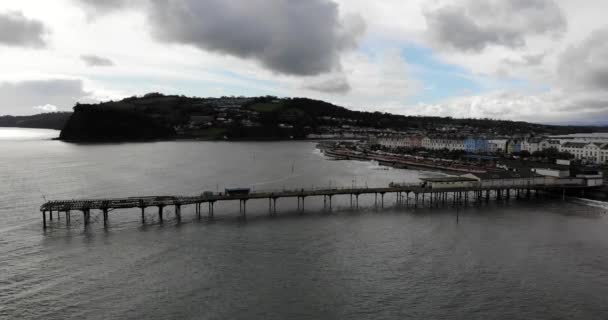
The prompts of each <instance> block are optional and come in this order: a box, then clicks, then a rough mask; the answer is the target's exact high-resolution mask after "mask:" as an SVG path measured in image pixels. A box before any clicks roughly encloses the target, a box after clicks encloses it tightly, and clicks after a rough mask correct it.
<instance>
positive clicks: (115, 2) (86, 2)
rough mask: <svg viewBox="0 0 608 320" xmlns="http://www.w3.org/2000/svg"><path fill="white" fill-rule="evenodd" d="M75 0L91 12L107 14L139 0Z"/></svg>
mask: <svg viewBox="0 0 608 320" xmlns="http://www.w3.org/2000/svg"><path fill="white" fill-rule="evenodd" d="M74 2H76V3H77V4H80V5H81V6H83V7H84V8H85V9H87V10H88V11H89V12H90V13H91V14H106V13H109V12H111V11H114V10H118V9H122V8H124V7H126V6H128V5H129V4H131V3H134V2H137V0H135V1H134V0H131V1H128V0H74Z"/></svg>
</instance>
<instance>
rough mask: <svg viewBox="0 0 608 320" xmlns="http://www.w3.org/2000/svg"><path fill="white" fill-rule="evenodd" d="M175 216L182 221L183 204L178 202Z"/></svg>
mask: <svg viewBox="0 0 608 320" xmlns="http://www.w3.org/2000/svg"><path fill="white" fill-rule="evenodd" d="M175 217H176V218H177V221H178V222H179V221H182V205H181V204H176V205H175Z"/></svg>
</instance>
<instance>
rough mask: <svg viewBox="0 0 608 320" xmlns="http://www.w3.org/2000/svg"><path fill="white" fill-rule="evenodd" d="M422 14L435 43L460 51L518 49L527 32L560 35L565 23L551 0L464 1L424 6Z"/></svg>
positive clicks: (558, 9)
mask: <svg viewBox="0 0 608 320" xmlns="http://www.w3.org/2000/svg"><path fill="white" fill-rule="evenodd" d="M424 16H425V18H426V21H427V26H428V31H427V32H428V36H429V37H430V39H431V40H432V41H433V42H434V43H435V44H436V45H438V46H444V47H449V48H452V49H457V50H462V51H481V50H483V49H485V48H486V47H487V46H489V45H500V46H505V47H510V48H518V47H522V46H525V44H526V37H528V36H530V35H550V36H559V35H561V34H563V32H564V31H565V30H566V26H567V24H566V19H565V18H564V15H563V13H562V11H561V9H560V8H559V6H557V4H556V3H555V2H554V1H553V0H510V1H502V0H491V1H474V0H464V1H460V2H456V3H453V2H450V3H449V4H448V5H445V6H441V7H438V8H433V9H428V8H427V9H426V10H424Z"/></svg>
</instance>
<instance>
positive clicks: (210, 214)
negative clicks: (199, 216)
mask: <svg viewBox="0 0 608 320" xmlns="http://www.w3.org/2000/svg"><path fill="white" fill-rule="evenodd" d="M214 214H215V202H213V201H210V202H209V212H207V216H208V217H209V219H213V216H214Z"/></svg>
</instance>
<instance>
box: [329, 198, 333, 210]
mask: <svg viewBox="0 0 608 320" xmlns="http://www.w3.org/2000/svg"><path fill="white" fill-rule="evenodd" d="M332 197H333V196H329V211H331V209H332V208H331V201H332V199H331V198H332Z"/></svg>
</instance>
